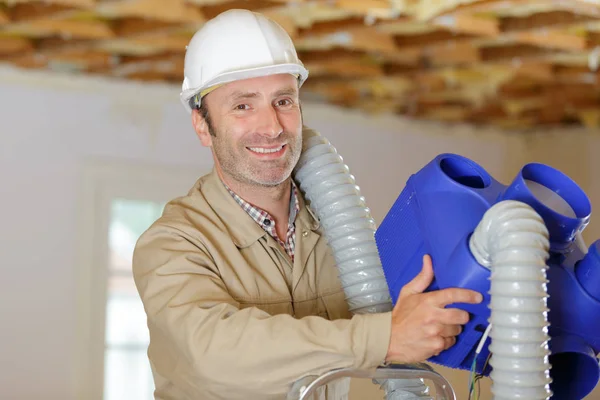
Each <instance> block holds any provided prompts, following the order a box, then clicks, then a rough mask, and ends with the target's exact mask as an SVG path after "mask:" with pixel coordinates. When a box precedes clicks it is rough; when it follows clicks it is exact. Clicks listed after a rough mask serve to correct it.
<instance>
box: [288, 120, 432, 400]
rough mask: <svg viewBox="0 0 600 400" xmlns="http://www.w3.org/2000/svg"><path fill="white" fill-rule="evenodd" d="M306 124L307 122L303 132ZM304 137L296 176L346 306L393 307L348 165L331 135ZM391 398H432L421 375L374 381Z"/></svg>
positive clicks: (361, 309) (360, 308)
mask: <svg viewBox="0 0 600 400" xmlns="http://www.w3.org/2000/svg"><path fill="white" fill-rule="evenodd" d="M306 130H307V128H305V133H306ZM309 133H311V134H312V135H311V136H310V137H306V136H305V138H304V148H303V151H302V155H301V156H300V160H299V161H298V164H297V166H296V168H295V170H294V175H295V180H296V182H297V183H298V186H299V188H300V190H301V191H302V192H303V194H304V197H305V198H306V200H307V201H308V202H309V205H310V207H311V209H312V210H313V212H314V213H315V214H316V216H317V217H318V218H319V220H320V221H321V224H322V225H323V231H324V235H325V237H326V239H327V241H328V243H329V246H330V248H331V250H332V253H333V256H334V258H335V260H336V263H337V266H338V271H339V277H340V281H341V284H342V287H343V289H344V293H345V296H346V300H347V302H348V306H349V308H350V311H351V312H352V313H355V314H360V313H377V312H386V311H390V310H391V309H392V301H391V298H390V295H389V289H388V285H387V281H386V280H385V276H384V273H383V268H382V266H381V261H380V259H379V252H378V250H377V244H376V242H375V230H376V228H377V227H376V224H375V221H374V220H373V218H372V217H371V212H370V210H369V208H368V207H367V206H366V204H365V199H364V197H363V196H361V193H360V188H359V187H358V186H357V185H356V182H355V179H354V177H353V176H352V175H350V171H349V168H348V166H346V165H345V164H344V162H343V159H342V157H341V156H340V155H339V154H338V153H337V151H336V149H335V148H334V147H333V146H332V145H331V143H329V141H328V140H327V139H326V138H324V137H323V136H321V135H320V134H319V133H317V132H315V131H310V132H309ZM378 383H380V384H381V385H382V388H383V389H384V390H385V391H386V398H387V399H389V400H433V399H432V398H431V397H430V396H429V395H428V393H429V389H428V387H427V386H426V385H425V383H424V381H423V380H422V379H404V380H400V379H398V380H388V381H383V382H378Z"/></svg>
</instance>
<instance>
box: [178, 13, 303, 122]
mask: <svg viewBox="0 0 600 400" xmlns="http://www.w3.org/2000/svg"><path fill="white" fill-rule="evenodd" d="M281 73H289V74H293V75H296V76H297V77H298V82H299V85H302V84H303V83H304V81H305V80H306V78H307V77H308V71H307V70H306V68H304V65H303V64H302V62H301V61H300V60H299V59H298V55H297V53H296V49H295V47H294V44H293V42H292V39H291V38H290V36H289V35H288V34H287V32H286V31H285V30H284V29H283V28H282V27H281V26H280V25H279V24H277V23H276V22H275V21H273V20H271V19H269V18H267V17H265V16H264V15H262V14H258V13H255V12H252V11H248V10H238V9H233V10H228V11H225V12H223V13H221V14H219V15H218V16H216V17H215V18H213V19H211V20H210V21H207V22H206V23H205V24H204V25H203V26H202V28H201V29H200V30H199V31H198V32H196V33H195V34H194V36H193V37H192V40H191V41H190V43H189V45H188V46H187V50H186V54H185V65H184V79H183V85H182V87H181V95H180V97H181V102H182V103H183V105H184V107H185V108H186V109H187V110H188V111H189V112H191V111H192V108H191V105H190V100H191V99H192V97H195V96H196V95H198V96H196V99H195V100H196V101H197V105H200V99H201V97H202V96H204V95H205V94H206V93H207V92H208V91H210V90H211V89H213V88H215V87H218V86H219V85H222V84H224V83H228V82H232V81H236V80H240V79H247V78H256V77H259V76H265V75H272V74H281Z"/></svg>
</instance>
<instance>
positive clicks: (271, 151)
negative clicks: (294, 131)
mask: <svg viewBox="0 0 600 400" xmlns="http://www.w3.org/2000/svg"><path fill="white" fill-rule="evenodd" d="M249 149H250V150H252V151H253V152H255V153H277V152H278V151H279V150H281V149H283V145H281V146H279V147H277V148H274V149H264V148H262V147H249Z"/></svg>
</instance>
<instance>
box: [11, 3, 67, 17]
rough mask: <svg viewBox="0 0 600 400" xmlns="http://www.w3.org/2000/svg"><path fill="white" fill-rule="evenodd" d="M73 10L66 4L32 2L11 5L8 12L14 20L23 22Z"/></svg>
mask: <svg viewBox="0 0 600 400" xmlns="http://www.w3.org/2000/svg"><path fill="white" fill-rule="evenodd" d="M71 10H73V7H71V6H68V5H64V4H55V3H43V2H39V3H38V2H31V3H19V4H16V5H14V6H12V7H10V8H9V9H8V12H9V14H10V20H11V21H12V22H21V21H30V20H33V19H38V18H45V17H52V16H56V15H59V14H62V13H65V12H67V11H71Z"/></svg>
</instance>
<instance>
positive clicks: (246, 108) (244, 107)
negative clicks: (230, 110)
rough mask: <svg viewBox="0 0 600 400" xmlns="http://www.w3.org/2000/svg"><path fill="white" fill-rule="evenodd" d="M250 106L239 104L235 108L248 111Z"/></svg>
mask: <svg viewBox="0 0 600 400" xmlns="http://www.w3.org/2000/svg"><path fill="white" fill-rule="evenodd" d="M249 108H250V106H249V105H248V104H238V105H237V106H235V107H234V109H235V110H248V109H249Z"/></svg>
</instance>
